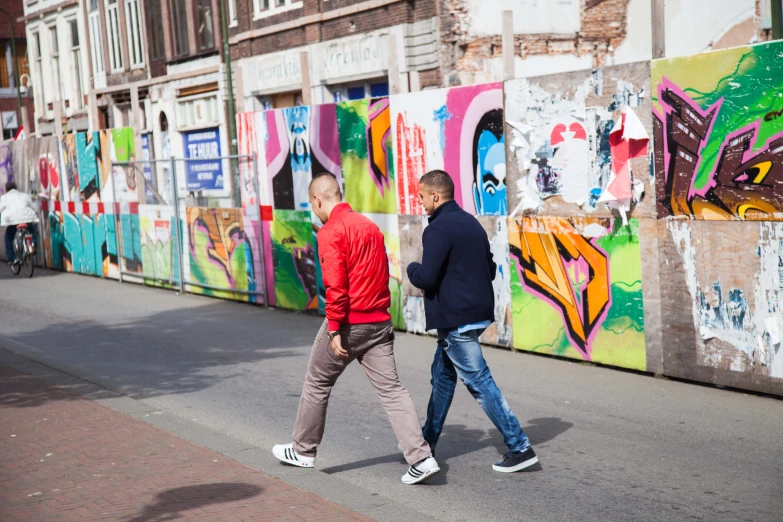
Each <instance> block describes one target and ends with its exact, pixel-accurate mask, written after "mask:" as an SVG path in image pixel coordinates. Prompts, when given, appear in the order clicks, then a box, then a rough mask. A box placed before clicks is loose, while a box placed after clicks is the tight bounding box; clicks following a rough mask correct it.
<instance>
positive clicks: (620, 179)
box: [506, 63, 655, 217]
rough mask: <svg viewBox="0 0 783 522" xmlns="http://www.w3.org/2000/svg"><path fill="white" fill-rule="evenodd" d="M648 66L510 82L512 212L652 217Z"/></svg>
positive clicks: (621, 67) (509, 177) (509, 123)
mask: <svg viewBox="0 0 783 522" xmlns="http://www.w3.org/2000/svg"><path fill="white" fill-rule="evenodd" d="M649 85H650V70H649V65H648V64H646V63H637V64H629V65H622V66H616V67H606V68H602V69H596V70H594V71H578V72H573V73H565V74H557V75H552V76H546V77H540V78H529V79H528V78H525V79H519V80H513V81H510V82H508V83H507V84H506V123H507V127H506V131H507V133H508V136H509V140H510V141H509V154H510V157H509V162H508V166H509V172H508V180H509V186H510V187H511V192H510V193H509V205H510V207H511V210H512V214H514V215H517V214H521V213H527V214H530V213H533V214H535V213H538V214H540V215H556V216H572V215H594V216H596V217H598V216H601V217H609V216H611V215H612V213H611V210H612V209H616V210H617V211H619V212H620V214H621V215H623V216H625V215H627V214H628V213H630V212H631V210H632V209H633V210H634V212H633V214H634V215H635V216H646V217H653V216H654V213H655V204H654V199H655V198H654V197H648V198H644V197H643V196H644V194H645V193H651V192H652V188H653V183H652V177H651V174H650V165H649V156H648V142H649V140H650V135H651V134H652V122H651V119H650V93H649V91H650V87H649Z"/></svg>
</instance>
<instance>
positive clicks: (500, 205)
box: [473, 109, 508, 215]
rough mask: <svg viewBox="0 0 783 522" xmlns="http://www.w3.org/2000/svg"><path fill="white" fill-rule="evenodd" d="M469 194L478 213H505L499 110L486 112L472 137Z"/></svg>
mask: <svg viewBox="0 0 783 522" xmlns="http://www.w3.org/2000/svg"><path fill="white" fill-rule="evenodd" d="M473 169H474V170H473V171H474V173H475V178H474V180H473V198H474V203H475V205H476V209H478V212H479V213H480V214H497V215H505V214H507V213H508V205H507V200H506V148H505V138H504V135H503V111H502V110H500V109H494V110H491V111H489V112H488V113H486V114H485V115H484V116H483V117H482V118H481V120H480V121H479V125H478V127H477V128H476V133H475V137H474V139H473Z"/></svg>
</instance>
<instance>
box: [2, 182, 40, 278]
mask: <svg viewBox="0 0 783 522" xmlns="http://www.w3.org/2000/svg"><path fill="white" fill-rule="evenodd" d="M25 223H27V224H29V225H30V227H31V228H32V232H33V235H34V236H36V235H37V234H36V230H35V228H36V227H35V223H38V209H36V208H35V205H34V204H33V200H32V199H30V195H29V194H27V193H26V192H19V190H18V189H17V187H16V183H14V182H13V181H9V182H8V183H6V184H5V194H3V195H2V196H0V227H8V228H7V229H6V230H5V255H6V256H7V257H8V263H9V264H13V263H16V256H15V255H14V235H15V234H16V226H17V225H22V224H25Z"/></svg>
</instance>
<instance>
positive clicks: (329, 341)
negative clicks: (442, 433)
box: [272, 174, 440, 484]
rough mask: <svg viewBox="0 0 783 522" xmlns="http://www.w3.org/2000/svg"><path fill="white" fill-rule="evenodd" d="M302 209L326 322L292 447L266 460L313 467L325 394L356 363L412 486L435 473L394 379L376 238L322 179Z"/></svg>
mask: <svg viewBox="0 0 783 522" xmlns="http://www.w3.org/2000/svg"><path fill="white" fill-rule="evenodd" d="M310 203H311V205H312V209H313V212H315V214H316V215H317V216H318V218H319V219H320V220H321V221H322V222H323V223H324V226H323V227H321V230H320V231H319V232H318V253H319V255H320V258H321V259H320V261H321V271H322V273H323V280H324V286H326V321H324V324H323V326H321V330H320V331H319V332H318V335H316V337H315V342H314V343H313V350H312V352H311V354H310V362H309V363H308V365H307V375H306V376H305V382H304V387H303V388H302V397H301V398H300V399H299V411H298V412H297V414H296V424H295V425H294V442H293V443H291V444H278V445H276V446H275V447H274V448H272V453H273V454H274V455H275V457H277V458H278V459H280V460H281V461H282V462H284V463H286V464H291V465H293V466H299V467H303V468H313V467H315V454H316V449H317V448H318V444H320V443H321V439H322V438H323V434H324V424H325V422H326V407H327V405H328V402H329V394H330V393H331V391H332V387H333V386H334V384H335V382H336V381H337V378H338V377H339V376H340V374H342V373H343V370H345V368H346V367H347V366H348V365H349V364H350V363H351V361H353V360H354V359H356V360H358V361H359V364H361V365H362V368H364V373H365V374H366V375H367V377H368V378H369V379H370V382H371V383H372V385H373V386H374V387H375V391H376V393H377V394H378V398H380V400H381V404H383V407H384V409H385V410H386V415H388V416H389V421H390V422H391V425H392V428H393V429H394V434H395V435H397V440H398V441H399V442H400V446H401V447H402V449H403V452H404V454H405V460H407V461H408V463H409V464H410V467H409V468H408V472H407V473H405V475H403V477H402V482H403V483H405V484H417V483H419V482H422V481H423V480H426V479H428V478H430V477H432V476H433V475H434V474H436V473H437V472H438V471H440V468H439V467H438V463H437V462H436V461H435V459H434V458H433V457H432V452H431V451H430V447H429V445H428V444H427V443H426V442H425V441H424V438H423V437H422V433H421V424H420V423H419V416H418V415H417V414H416V408H415V407H414V405H413V400H412V399H411V396H410V394H409V393H408V390H406V389H405V388H404V387H403V386H402V384H400V379H399V377H398V376H397V366H396V365H395V363H394V329H393V327H392V323H391V315H389V311H388V310H389V306H390V305H391V296H390V293H389V261H388V258H387V256H386V247H385V245H384V239H383V233H381V231H380V229H379V228H378V226H377V225H375V223H373V222H372V221H370V220H369V219H368V218H366V217H364V216H362V215H361V214H359V213H357V212H354V211H353V209H351V206H350V205H348V204H347V203H343V202H342V194H341V192H340V186H339V184H338V183H337V180H336V179H335V178H334V176H332V175H330V174H323V175H321V176H318V177H316V178H314V179H313V181H312V182H311V183H310Z"/></svg>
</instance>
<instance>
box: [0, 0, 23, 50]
mask: <svg viewBox="0 0 783 522" xmlns="http://www.w3.org/2000/svg"><path fill="white" fill-rule="evenodd" d="M23 1H24V0H3V1H2V2H0V4H2V7H3V8H4V9H5V10H6V11H8V12H9V13H11V16H12V17H13V19H14V38H20V39H22V40H24V35H25V29H24V22H16V20H18V19H19V18H21V17H23V16H24V4H23V3H22V2H23ZM6 38H11V22H10V21H9V20H8V17H7V16H5V15H4V14H0V39H6Z"/></svg>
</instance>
